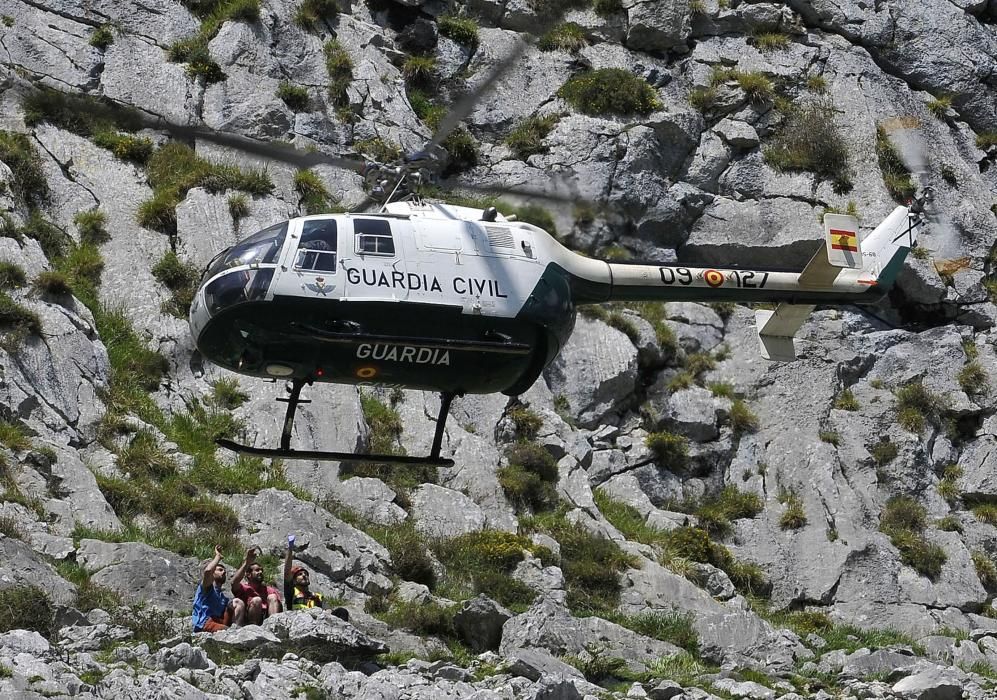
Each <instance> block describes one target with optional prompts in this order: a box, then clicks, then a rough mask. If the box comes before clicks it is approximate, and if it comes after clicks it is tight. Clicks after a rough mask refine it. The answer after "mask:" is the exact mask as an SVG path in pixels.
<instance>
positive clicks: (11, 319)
mask: <svg viewBox="0 0 997 700" xmlns="http://www.w3.org/2000/svg"><path fill="white" fill-rule="evenodd" d="M41 333H42V322H41V319H40V318H38V314H36V313H35V312H34V311H30V310H29V309H27V308H25V307H23V306H21V305H20V304H18V303H17V302H16V301H14V300H13V299H11V298H10V297H9V296H8V295H7V293H6V292H0V334H2V338H0V347H3V348H4V350H6V351H7V352H13V351H15V350H16V349H17V347H18V346H20V344H21V342H23V341H24V339H25V338H27V337H28V336H31V335H41Z"/></svg>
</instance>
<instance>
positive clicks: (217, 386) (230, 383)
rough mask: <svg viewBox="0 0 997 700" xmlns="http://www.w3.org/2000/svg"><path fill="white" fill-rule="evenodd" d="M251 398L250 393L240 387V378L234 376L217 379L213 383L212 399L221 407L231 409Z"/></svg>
mask: <svg viewBox="0 0 997 700" xmlns="http://www.w3.org/2000/svg"><path fill="white" fill-rule="evenodd" d="M248 400H249V394H247V393H245V392H244V391H241V390H240V389H239V380H238V379H236V378H234V377H224V378H222V379H216V380H215V381H213V382H212V383H211V401H212V403H213V404H214V405H215V406H218V407H219V408H222V409H225V410H228V411H231V410H233V409H236V408H239V406H241V405H242V404H244V403H246V402H247V401H248Z"/></svg>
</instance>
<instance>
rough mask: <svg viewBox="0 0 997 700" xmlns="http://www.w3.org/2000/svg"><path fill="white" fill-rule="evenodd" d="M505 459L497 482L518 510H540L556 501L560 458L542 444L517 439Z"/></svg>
mask: <svg viewBox="0 0 997 700" xmlns="http://www.w3.org/2000/svg"><path fill="white" fill-rule="evenodd" d="M506 459H507V460H508V464H507V465H506V466H504V467H501V468H499V470H498V482H499V484H500V485H501V486H502V490H503V491H504V492H505V495H506V497H507V498H508V499H509V500H510V501H511V502H512V503H513V505H514V506H515V507H516V509H517V510H519V511H523V510H530V511H533V512H537V511H542V510H548V509H550V508H553V507H554V506H556V505H557V501H558V497H557V491H556V489H555V488H554V485H555V484H557V479H558V473H557V462H556V461H555V460H554V457H553V456H552V455H551V454H550V452H548V451H547V449H546V448H545V447H544V446H543V445H539V444H537V443H535V442H521V443H517V444H515V445H513V446H512V447H510V448H509V449H508V450H507V451H506Z"/></svg>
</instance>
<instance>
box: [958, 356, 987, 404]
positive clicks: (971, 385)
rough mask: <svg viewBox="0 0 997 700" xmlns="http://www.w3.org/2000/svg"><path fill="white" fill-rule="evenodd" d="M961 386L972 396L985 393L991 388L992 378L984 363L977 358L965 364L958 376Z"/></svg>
mask: <svg viewBox="0 0 997 700" xmlns="http://www.w3.org/2000/svg"><path fill="white" fill-rule="evenodd" d="M956 379H957V380H958V382H959V386H960V387H961V388H962V390H963V391H965V392H966V393H967V394H969V395H970V396H978V395H980V394H985V393H987V391H988V390H989V389H990V378H989V377H988V376H987V371H986V370H985V369H983V365H981V364H980V363H979V362H976V361H975V360H974V361H973V362H968V363H966V364H965V365H963V367H962V369H960V370H959V374H958V375H957V376H956Z"/></svg>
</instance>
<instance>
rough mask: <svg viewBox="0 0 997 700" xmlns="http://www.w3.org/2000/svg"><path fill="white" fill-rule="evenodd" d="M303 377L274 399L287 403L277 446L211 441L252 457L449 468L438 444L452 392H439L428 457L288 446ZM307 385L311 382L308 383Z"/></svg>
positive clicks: (451, 463) (302, 401)
mask: <svg viewBox="0 0 997 700" xmlns="http://www.w3.org/2000/svg"><path fill="white" fill-rule="evenodd" d="M305 383H306V380H304V379H295V380H293V381H292V382H291V395H290V396H288V397H287V398H286V399H285V398H278V399H277V400H278V401H283V402H285V403H287V413H285V414H284V429H283V430H282V431H281V433H280V447H279V448H276V449H273V448H267V447H249V446H248V445H240V444H239V443H237V442H235V441H233V440H226V439H224V438H221V439H218V440H215V444H216V445H218V446H219V447H223V448H225V449H226V450H232V451H233V452H239V453H241V454H247V455H253V456H255V457H269V458H272V459H307V460H317V461H323V460H326V461H330V462H354V463H356V462H376V463H378V464H399V465H414V464H418V465H427V466H435V467H452V466H453V465H454V461H453V460H452V459H447V458H446V457H440V447H441V446H442V444H443V429H444V427H445V426H446V423H447V416H448V415H449V414H450V403H451V402H452V401H453V400H454V396H455V394H454V393H452V392H443V393H441V394H440V413H439V415H438V416H437V417H436V433H435V434H434V435H433V447H432V450H431V451H430V453H429V456H428V457H409V456H407V455H364V454H355V453H353V452H323V451H320V450H295V449H292V448H291V428H292V427H294V414H295V412H296V411H297V410H298V404H300V403H311V402H310V401H308V400H305V399H301V398H300V395H301V388H302V387H303V386H304V385H305ZM308 383H309V384H310V383H311V382H308Z"/></svg>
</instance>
